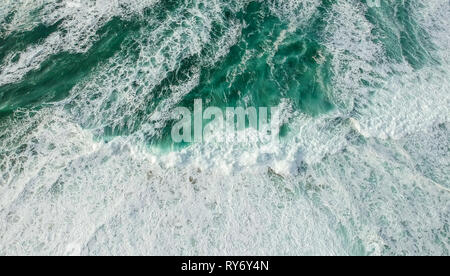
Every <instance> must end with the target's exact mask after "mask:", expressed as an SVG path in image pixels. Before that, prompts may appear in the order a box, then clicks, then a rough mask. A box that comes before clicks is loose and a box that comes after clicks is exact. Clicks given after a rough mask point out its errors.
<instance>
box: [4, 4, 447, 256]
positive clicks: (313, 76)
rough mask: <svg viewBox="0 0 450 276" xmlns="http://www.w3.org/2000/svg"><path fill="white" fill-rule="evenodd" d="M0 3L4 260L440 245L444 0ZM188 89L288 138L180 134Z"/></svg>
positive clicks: (190, 97) (419, 250) (426, 250)
mask: <svg viewBox="0 0 450 276" xmlns="http://www.w3.org/2000/svg"><path fill="white" fill-rule="evenodd" d="M369 2H370V1H369ZM0 7H1V11H0V217H1V220H0V221H1V222H0V230H1V231H0V233H1V234H0V254H2V255H12V254H31V255H36V254H51V255H65V254H76V255H79V254H81V255H96V254H107V255H109V254H120V255H122V254H126V255H127V254H139V255H140V254H151V255H153V254H156V255H158V254H164V255H165V254H171V255H172V254H182V255H192V254H193V255H204V254H208V255H210V254H212V255H223V254H232V255H236V254H244V255H249V254H250V255H255V254H256V255H262V254H276V255H299V254H301V255H336V254H337V255H381V254H383V255H423V254H427V255H428V254H431V255H448V254H449V248H450V247H449V242H450V234H449V233H450V232H449V219H450V216H449V214H450V212H449V211H450V210H449V207H450V205H449V202H450V201H449V200H450V194H449V193H450V181H449V177H448V171H449V169H450V167H449V155H448V154H449V144H450V143H449V142H450V139H449V137H450V136H449V130H448V129H449V127H450V125H449V118H448V116H449V106H450V105H449V102H450V101H449V100H450V98H449V96H448V95H449V93H448V91H449V88H450V85H449V84H450V83H449V81H448V79H449V72H450V71H449V70H450V60H449V55H448V53H449V52H448V47H449V46H450V35H449V33H448V28H449V27H450V21H449V18H450V16H449V15H450V2H449V1H446V0H432V1H427V2H426V3H425V2H423V1H418V0H408V1H394V0H380V5H379V6H372V5H369V3H368V2H366V1H364V0H360V1H358V0H345V1H331V0H322V1H320V0H308V1H306V0H265V1H263V0H261V1H249V0H228V1H225V0H223V1H222V0H208V1H206V0H205V1H202V0H184V1H183V0H164V1H158V0H147V1H134V0H120V1H106V0H97V1H93V0H91V1H89V0H79V1H75V0H73V1H69V0H67V1H66V0H65V1H56V0H43V1H26V0H21V1H9V0H7V1H3V2H2V4H0ZM196 99H202V100H203V102H204V105H205V108H206V107H208V106H217V107H219V108H221V109H223V110H225V109H226V108H227V107H237V106H242V107H274V106H277V107H279V109H280V110H281V111H280V112H281V119H282V122H281V123H280V124H279V125H277V131H279V132H280V141H279V143H275V144H271V143H269V144H260V143H251V142H245V143H238V142H224V143H219V142H205V143H197V144H186V143H184V144H175V143H173V142H172V140H171V136H170V134H171V128H172V126H173V125H174V123H176V118H174V117H173V111H174V109H175V108H177V107H188V108H189V109H192V108H193V105H194V101H195V100H196ZM225 135H226V134H225Z"/></svg>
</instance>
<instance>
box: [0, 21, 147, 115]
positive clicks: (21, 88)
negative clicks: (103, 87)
mask: <svg viewBox="0 0 450 276" xmlns="http://www.w3.org/2000/svg"><path fill="white" fill-rule="evenodd" d="M138 28H139V24H136V23H133V22H129V21H123V20H120V19H118V18H115V19H113V20H111V21H110V22H109V23H107V24H106V25H105V26H104V27H103V28H101V29H100V30H99V32H98V36H99V37H100V39H99V40H98V41H97V42H95V43H94V45H93V46H92V47H91V48H90V49H89V51H88V52H87V53H83V54H79V53H67V52H63V53H59V54H56V55H53V56H51V57H50V58H48V59H47V60H46V61H45V62H43V63H42V64H41V66H40V68H39V69H38V70H35V71H31V72H29V73H28V74H26V76H25V77H24V78H23V79H22V81H20V82H18V83H12V84H6V85H3V86H1V87H0V102H1V103H2V105H1V106H0V115H2V114H8V113H10V112H13V111H14V110H16V109H17V108H21V107H25V108H26V107H31V106H38V105H40V104H45V103H49V102H55V101H59V100H61V99H64V98H65V97H67V96H68V94H69V92H70V90H71V89H72V88H73V87H74V86H75V85H76V84H77V83H79V82H81V81H82V80H83V79H84V78H85V77H86V76H87V75H88V74H89V73H90V72H91V71H92V69H93V68H95V67H96V66H97V65H98V64H99V63H101V62H103V61H105V60H107V59H108V58H110V57H112V56H113V55H114V54H115V53H116V52H118V51H120V49H121V44H122V42H123V40H124V39H125V37H127V34H128V32H131V31H135V30H136V29H138Z"/></svg>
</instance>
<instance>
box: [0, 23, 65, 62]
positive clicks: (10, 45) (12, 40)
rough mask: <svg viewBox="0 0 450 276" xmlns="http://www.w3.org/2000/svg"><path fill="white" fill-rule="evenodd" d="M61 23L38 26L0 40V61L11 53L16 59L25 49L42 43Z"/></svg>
mask: <svg viewBox="0 0 450 276" xmlns="http://www.w3.org/2000/svg"><path fill="white" fill-rule="evenodd" d="M61 23H62V21H59V22H57V23H56V24H53V25H50V26H47V25H44V24H40V25H38V26H37V27H35V28H34V29H33V30H30V31H25V32H13V33H11V34H10V35H8V36H7V37H5V38H0V61H3V62H4V58H5V56H7V55H8V54H9V53H12V52H15V53H16V56H15V58H18V57H19V56H20V52H21V51H24V50H25V49H26V48H27V47H29V46H31V45H33V44H38V43H40V42H42V41H44V40H45V39H46V38H47V37H48V36H49V35H50V34H52V33H53V32H55V31H56V30H57V29H58V26H59V25H60V24H61ZM13 59H14V58H13ZM13 61H14V60H13Z"/></svg>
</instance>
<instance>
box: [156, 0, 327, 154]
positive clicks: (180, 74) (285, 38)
mask: <svg viewBox="0 0 450 276" xmlns="http://www.w3.org/2000/svg"><path fill="white" fill-rule="evenodd" d="M326 4H327V5H329V4H330V3H328V1H327V3H326ZM227 17H228V18H229V19H230V20H238V21H240V22H246V26H245V28H244V29H243V30H242V36H241V37H240V39H239V41H238V43H237V44H235V45H234V46H232V47H231V48H230V50H229V53H228V54H227V55H226V56H225V57H224V58H223V59H222V60H221V61H220V62H218V63H217V64H215V65H214V66H203V67H202V68H201V75H200V81H199V85H198V86H196V87H195V88H194V89H193V90H192V91H191V92H190V93H189V94H187V95H186V96H185V97H184V98H183V99H182V101H181V102H180V103H179V104H178V106H182V107H187V108H189V109H191V110H192V108H193V106H194V101H195V100H196V99H202V100H203V103H204V108H207V107H208V106H215V107H220V108H221V109H222V110H223V113H224V114H225V110H226V108H227V107H244V108H247V107H256V108H259V107H269V108H270V107H274V106H278V105H279V104H280V103H281V102H282V101H284V100H288V101H289V102H290V103H291V104H292V105H293V108H294V109H295V110H298V111H300V112H302V113H306V114H308V115H310V116H317V115H319V114H322V113H325V112H328V111H330V110H332V109H333V108H334V107H333V104H332V102H331V101H330V100H329V95H330V94H331V90H332V88H331V78H332V73H331V70H330V68H331V65H330V61H331V57H330V56H329V55H328V54H327V53H326V50H325V49H324V47H322V46H321V45H320V43H319V42H318V32H317V29H315V27H316V25H318V24H320V22H316V23H315V24H313V25H312V27H311V28H304V29H300V28H299V29H296V30H293V31H292V30H289V25H288V24H289V23H288V22H283V21H281V20H280V19H279V18H277V17H275V16H273V15H271V14H270V12H269V11H268V9H267V6H266V5H265V4H264V3H260V2H253V3H251V4H249V6H248V7H247V8H246V9H245V10H244V11H242V12H239V13H236V14H232V13H227ZM224 29H225V28H224V27H223V26H215V27H214V28H213V31H212V32H213V33H212V35H211V37H220V36H221V35H222V34H223V32H224V31H225V30H224ZM220 46H221V45H214V42H212V43H210V45H208V46H207V47H205V49H204V51H202V55H200V56H193V57H191V58H189V59H186V60H184V61H182V63H181V64H180V67H179V68H178V69H177V70H176V71H175V72H171V73H170V74H169V76H168V77H167V78H166V79H165V80H164V81H163V82H162V83H161V85H160V86H159V87H157V88H156V89H155V91H154V94H157V95H167V94H168V93H167V92H168V91H167V90H168V89H167V87H169V86H170V85H182V84H183V83H184V82H186V81H188V79H189V76H191V75H192V73H191V72H192V71H193V68H195V67H196V66H198V64H202V60H204V59H205V58H204V57H205V55H207V54H208V53H210V52H211V48H212V49H218V47H220ZM149 111H150V112H151V110H149ZM174 123H176V122H173V121H170V122H168V124H167V125H166V126H165V128H164V129H163V130H162V131H161V135H160V137H158V138H157V139H154V138H155V137H152V139H150V140H152V142H151V143H157V144H161V143H162V144H164V145H166V147H168V148H170V149H173V148H174V145H173V144H172V143H171V139H170V130H171V126H172V125H173V124H174ZM288 131H289V127H288V126H286V125H285V126H282V130H281V133H282V135H286V134H287V132H288ZM175 147H178V146H175Z"/></svg>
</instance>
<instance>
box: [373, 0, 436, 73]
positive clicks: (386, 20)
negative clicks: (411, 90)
mask: <svg viewBox="0 0 450 276" xmlns="http://www.w3.org/2000/svg"><path fill="white" fill-rule="evenodd" d="M392 2H394V3H392ZM380 3H381V6H380V7H379V8H370V9H368V10H367V13H366V18H367V20H368V21H369V22H371V23H372V24H373V30H372V33H373V36H374V42H375V43H380V44H381V45H383V48H384V50H385V53H386V56H387V58H388V59H389V60H390V61H391V62H395V63H401V62H403V60H406V61H407V62H408V63H409V64H410V65H411V66H412V67H413V68H414V69H420V68H422V67H424V66H426V65H430V64H435V63H437V60H436V59H435V57H433V54H432V53H433V51H434V50H435V47H434V45H433V43H432V42H431V37H430V35H429V34H428V33H427V32H426V30H424V29H423V28H422V27H421V26H420V24H419V23H418V22H417V20H416V19H415V17H414V15H415V14H417V13H418V12H419V11H420V8H421V7H422V4H421V3H419V2H418V1H414V0H407V1H400V2H398V1H383V0H381V1H380Z"/></svg>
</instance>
